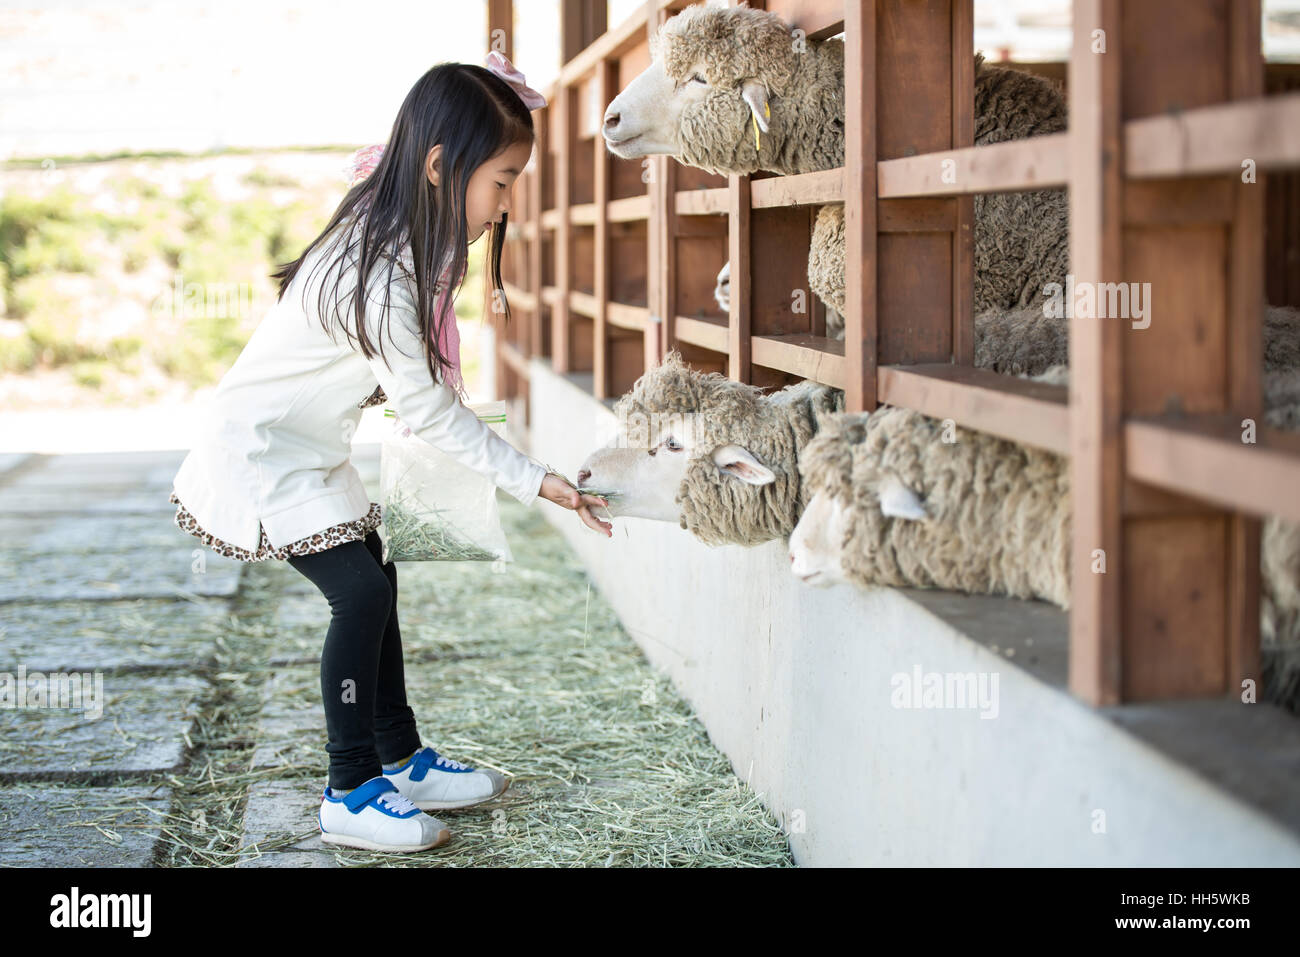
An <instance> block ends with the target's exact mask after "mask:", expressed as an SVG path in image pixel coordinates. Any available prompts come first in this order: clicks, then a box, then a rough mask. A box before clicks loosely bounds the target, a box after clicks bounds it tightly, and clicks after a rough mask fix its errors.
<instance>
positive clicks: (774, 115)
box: [601, 4, 844, 175]
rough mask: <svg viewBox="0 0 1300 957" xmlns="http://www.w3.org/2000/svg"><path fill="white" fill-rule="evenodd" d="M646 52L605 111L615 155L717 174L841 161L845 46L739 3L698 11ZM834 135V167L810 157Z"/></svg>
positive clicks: (663, 30) (669, 26)
mask: <svg viewBox="0 0 1300 957" xmlns="http://www.w3.org/2000/svg"><path fill="white" fill-rule="evenodd" d="M831 47H833V48H834V49H833V50H831V52H829V53H827V54H826V55H824V56H823V48H831ZM650 52H651V57H652V62H651V64H650V66H649V67H648V68H647V69H646V70H645V71H644V72H642V73H641V75H640V76H638V77H636V78H635V79H634V80H632V82H631V83H629V84H628V85H627V87H626V88H625V89H624V90H623V91H622V92H621V93H619V94H618V96H616V97H615V98H614V100H613V102H611V103H610V105H609V107H608V109H606V111H605V117H604V124H603V126H602V130H601V132H602V133H603V135H604V137H605V144H606V146H607V148H608V149H609V150H610V152H612V153H613V154H614V155H616V156H619V157H621V158H623V159H639V158H641V157H643V156H652V155H656V154H668V155H670V156H672V157H673V158H675V159H676V160H677V161H678V162H680V163H684V164H686V165H688V166H695V167H699V168H700V169H704V170H708V171H709V172H711V173H715V174H720V175H727V174H729V173H752V172H755V171H756V170H760V169H769V170H773V171H776V172H783V173H797V172H807V171H808V170H807V169H800V168H796V167H797V166H799V165H800V164H801V163H805V164H806V163H811V164H813V165H812V166H811V167H810V168H813V169H831V168H834V167H835V166H838V165H842V164H843V139H844V102H843V87H844V57H843V44H842V43H840V42H839V41H834V42H817V41H811V40H806V39H804V38H803V37H802V36H799V35H796V34H795V33H794V31H792V30H791V28H790V27H789V26H788V25H787V24H786V23H785V22H784V21H783V20H782V19H781V18H780V17H778V16H777V15H776V14H774V13H769V12H767V11H764V10H754V9H751V8H750V7H748V6H745V5H743V4H742V5H739V6H735V7H716V6H705V5H702V4H701V5H696V6H691V7H687V8H686V9H685V10H683V11H682V12H681V13H679V14H677V16H675V17H672V18H670V19H669V20H667V21H665V23H664V24H663V26H661V27H660V28H659V31H658V32H657V33H656V34H654V36H653V37H652V38H651V41H650ZM837 71H838V72H837ZM821 86H826V87H829V89H820V88H819V87H821ZM837 109H838V112H836V110H837ZM827 111H829V112H827ZM823 113H827V115H826V116H822V114H823ZM836 124H838V125H836ZM836 133H838V160H837V159H836V158H835V157H831V156H827V157H822V158H819V159H817V160H812V159H810V158H809V157H810V156H812V155H813V153H814V152H817V150H820V152H823V153H824V152H825V151H826V150H825V148H824V147H826V146H827V144H826V143H822V140H825V139H826V138H827V136H829V137H830V141H833V140H834V139H835V135H836ZM756 137H757V138H758V141H759V145H757V146H756V145H755V138H756ZM805 140H810V142H804V141H805ZM830 141H828V143H829V149H830V151H831V152H834V149H835V144H834V142H830Z"/></svg>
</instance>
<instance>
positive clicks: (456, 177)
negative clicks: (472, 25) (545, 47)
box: [271, 63, 534, 380]
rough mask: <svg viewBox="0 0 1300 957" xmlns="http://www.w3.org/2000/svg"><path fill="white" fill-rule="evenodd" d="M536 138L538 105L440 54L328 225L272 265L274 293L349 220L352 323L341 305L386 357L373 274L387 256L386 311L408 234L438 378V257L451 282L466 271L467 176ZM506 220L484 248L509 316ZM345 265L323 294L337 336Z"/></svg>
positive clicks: (343, 259)
mask: <svg viewBox="0 0 1300 957" xmlns="http://www.w3.org/2000/svg"><path fill="white" fill-rule="evenodd" d="M533 141H534V130H533V117H532V114H531V113H530V112H529V111H528V108H527V107H526V106H525V105H524V104H523V102H522V101H521V100H520V99H519V96H518V94H516V93H515V91H514V90H513V89H511V88H510V86H509V85H508V84H507V83H506V82H505V81H504V80H502V79H501V78H500V77H498V76H497V75H496V74H494V73H492V72H491V71H490V70H488V69H485V68H484V67H480V66H475V65H474V64H471V63H439V64H438V65H437V66H435V67H433V68H432V69H430V70H429V71H428V72H427V73H425V74H424V76H422V77H420V79H419V80H418V81H417V82H416V84H415V85H414V86H413V87H411V91H410V92H409V93H408V94H407V95H406V100H405V101H404V102H403V103H402V108H401V109H400V110H399V111H398V114H397V119H396V120H395V121H394V123H393V130H392V134H391V135H390V136H389V138H388V143H387V145H386V146H385V148H384V151H383V155H382V156H381V157H380V159H379V164H378V165H377V166H376V167H375V169H374V171H373V172H372V173H371V174H370V175H369V176H368V177H366V179H364V180H362V181H361V182H360V183H358V184H357V185H356V186H354V187H353V188H352V189H350V190H349V191H348V193H347V195H346V196H344V197H343V201H342V202H341V203H340V204H339V207H338V209H337V210H335V212H334V215H333V217H331V219H330V221H329V224H328V225H327V226H326V227H325V229H324V230H323V231H322V232H321V234H320V235H319V236H317V237H316V239H314V240H312V242H311V244H310V245H309V246H308V247H307V248H306V249H305V250H303V253H302V255H301V256H299V257H298V258H297V259H296V260H294V261H293V262H290V263H285V264H283V265H281V266H278V267H277V268H276V270H275V271H274V272H273V273H272V274H271V278H272V279H276V280H279V284H280V286H279V292H278V293H277V295H276V299H277V301H278V300H280V299H282V298H283V297H284V293H285V290H287V289H288V287H289V284H290V283H291V282H292V281H293V278H294V276H296V275H297V274H298V270H299V268H300V267H301V266H302V264H303V261H304V260H306V259H307V257H308V256H309V255H310V254H311V253H312V251H313V250H314V249H316V247H317V246H319V245H320V244H321V243H322V242H323V241H324V240H325V239H326V238H327V237H329V236H331V235H332V234H333V233H334V231H335V229H336V228H338V227H339V226H340V225H341V224H344V226H343V228H344V232H343V234H342V243H341V244H340V245H339V255H338V256H337V257H332V261H333V262H336V263H350V262H356V263H359V265H358V270H359V271H358V273H357V275H356V277H355V280H356V288H355V291H354V295H353V297H352V304H351V308H350V309H349V310H348V312H347V314H350V315H353V316H355V318H356V322H355V324H354V327H350V324H349V323H348V322H347V321H346V320H344V318H343V317H344V315H345V313H343V312H338V313H337V314H338V316H339V318H340V320H341V325H342V327H343V330H344V331H345V332H346V334H347V335H348V338H349V340H352V339H353V338H354V337H355V339H356V341H357V343H358V345H359V347H360V349H361V353H362V355H364V356H365V357H366V358H367V359H369V358H370V357H372V356H373V355H375V354H376V351H378V353H379V355H380V357H381V358H382V357H383V344H382V342H381V343H380V344H379V349H378V350H376V349H375V346H374V344H373V343H371V342H370V340H369V337H368V336H367V334H366V328H365V322H364V310H365V306H366V290H367V288H368V285H367V283H368V279H369V276H370V273H371V271H372V269H374V268H375V266H376V263H377V262H378V261H379V260H380V259H381V258H382V259H385V260H386V261H387V269H388V274H387V281H386V282H385V283H384V287H385V292H384V309H385V311H387V308H388V304H389V302H388V298H389V297H388V285H389V284H390V283H391V281H392V270H393V268H394V267H395V266H396V267H397V268H399V269H402V271H403V272H406V269H405V267H404V266H402V265H401V262H400V259H399V257H400V255H401V251H402V248H403V246H404V245H405V244H407V242H408V237H409V253H410V257H411V263H412V265H413V266H414V270H415V275H414V276H413V277H410V278H413V280H414V285H415V301H416V306H417V311H418V315H419V323H420V333H421V338H422V339H423V340H424V347H425V361H426V362H427V363H428V366H429V373H430V375H432V376H433V377H434V378H435V380H436V379H438V378H440V377H439V376H438V375H437V372H436V368H435V365H434V363H435V362H436V363H437V364H438V366H440V367H442V368H443V369H450V365H451V362H450V358H449V357H448V356H445V355H443V354H442V350H441V348H439V346H438V339H439V336H438V335H436V334H431V332H434V331H435V330H436V331H438V332H440V331H441V330H440V329H439V328H438V327H437V326H435V325H434V323H440V322H442V321H444V318H443V317H442V316H435V315H434V305H435V302H436V297H437V291H436V290H435V288H434V283H435V281H436V280H437V278H438V266H439V265H440V264H443V263H445V262H447V260H448V257H450V260H451V271H450V275H449V282H455V281H456V279H457V277H459V276H460V275H461V274H462V273H463V271H464V270H465V267H466V263H467V260H468V258H469V256H468V252H467V246H468V230H467V227H466V223H465V216H466V212H465V189H466V186H467V184H468V182H469V178H470V176H471V175H473V173H474V171H475V170H476V169H477V168H478V167H479V166H480V165H482V164H483V163H485V162H486V161H487V160H489V159H491V158H492V157H494V156H496V155H498V154H499V153H501V152H503V151H505V150H507V149H509V148H510V146H511V145H513V144H514V143H518V142H529V143H531V142H533ZM438 143H441V144H442V154H441V173H440V175H439V177H438V187H437V188H435V187H434V186H433V184H432V183H431V182H429V178H428V176H427V174H426V172H425V170H426V161H427V159H428V155H429V151H430V150H431V149H433V147H434V146H435V145H436V144H438ZM508 219H509V217H508V216H503V217H502V218H501V221H500V222H499V223H494V224H493V226H492V232H491V239H490V243H491V245H490V247H489V253H488V257H489V263H490V265H489V275H490V276H491V282H492V290H493V293H492V296H493V299H494V300H495V299H496V298H497V297H499V301H500V303H501V308H502V309H503V310H504V312H505V319H506V322H509V321H510V306H509V304H508V303H507V302H506V297H505V291H504V289H503V288H502V285H501V247H502V244H503V242H504V240H505V231H506V226H507V225H508ZM358 234H359V235H358ZM358 251H359V256H358V255H356V253H357V252H358ZM344 273H345V268H340V269H339V271H338V275H336V277H335V281H334V284H333V287H332V288H333V290H334V293H333V302H334V303H335V307H333V308H328V309H327V308H326V307H325V305H324V303H323V299H324V294H325V289H326V286H327V285H328V284H327V283H324V282H323V283H322V284H321V293H320V299H321V302H319V303H318V305H319V306H320V309H319V311H320V316H321V323H322V325H323V326H324V327H325V330H326V332H328V333H329V334H330V335H331V336H333V335H334V329H333V328H332V326H331V321H330V320H331V317H332V316H334V315H335V314H336V309H337V308H338V307H340V306H341V304H340V303H339V302H338V287H339V282H340V280H341V278H342V276H343V275H344ZM308 280H309V281H308V282H307V283H304V288H305V287H306V286H308V285H310V276H308ZM445 321H448V322H455V313H454V310H451V309H449V310H448V316H447V317H446V319H445ZM381 339H382V335H381Z"/></svg>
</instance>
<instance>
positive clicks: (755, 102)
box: [740, 80, 772, 133]
mask: <svg viewBox="0 0 1300 957" xmlns="http://www.w3.org/2000/svg"><path fill="white" fill-rule="evenodd" d="M740 95H741V96H743V97H744V98H745V102H746V103H748V104H749V111H750V112H751V113H753V114H754V121H755V122H756V123H758V128H759V129H760V130H762V131H763V132H764V133H767V132H769V130H768V127H767V120H768V117H770V116H771V115H772V111H771V109H770V108H769V107H768V105H767V87H766V86H765V85H764V84H763V81H762V80H746V81H745V82H744V83H743V84H742V85H741V87H740Z"/></svg>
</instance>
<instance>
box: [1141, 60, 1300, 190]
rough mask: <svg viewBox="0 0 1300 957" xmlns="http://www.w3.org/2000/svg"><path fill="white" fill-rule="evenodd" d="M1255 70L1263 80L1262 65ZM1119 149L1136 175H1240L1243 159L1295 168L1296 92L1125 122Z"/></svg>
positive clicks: (1299, 134) (1298, 144)
mask: <svg viewBox="0 0 1300 957" xmlns="http://www.w3.org/2000/svg"><path fill="white" fill-rule="evenodd" d="M1260 69H1261V73H1260V79H1261V81H1262V79H1263V74H1262V69H1263V66H1262V64H1261V66H1260ZM1261 85H1262V84H1261ZM1258 86H1259V85H1257V88H1258ZM1253 96H1254V97H1259V94H1258V93H1256V94H1253ZM1124 152H1125V156H1126V162H1125V164H1124V169H1125V172H1127V173H1128V175H1129V176H1132V177H1135V178H1142V177H1157V176H1204V175H1206V174H1209V173H1231V174H1233V175H1235V176H1238V177H1239V176H1241V174H1242V170H1243V166H1242V164H1243V163H1245V162H1246V161H1247V160H1250V161H1252V162H1253V164H1254V167H1255V168H1256V169H1260V170H1264V169H1293V168H1295V167H1297V166H1300V93H1283V94H1279V95H1277V96H1270V97H1259V98H1255V99H1243V100H1241V101H1239V102H1235V103H1224V104H1219V105H1215V106H1202V107H1197V108H1196V109H1194V110H1186V111H1183V112H1179V113H1170V114H1161V115H1159V116H1147V117H1143V118H1141V119H1137V120H1130V121H1129V122H1128V123H1126V124H1125V125H1124Z"/></svg>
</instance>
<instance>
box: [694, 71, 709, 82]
mask: <svg viewBox="0 0 1300 957" xmlns="http://www.w3.org/2000/svg"><path fill="white" fill-rule="evenodd" d="M691 80H692V81H693V82H695V83H708V82H709V81H708V80H706V79H704V77H702V76H700V75H699V74H698V73H692V74H691Z"/></svg>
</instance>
